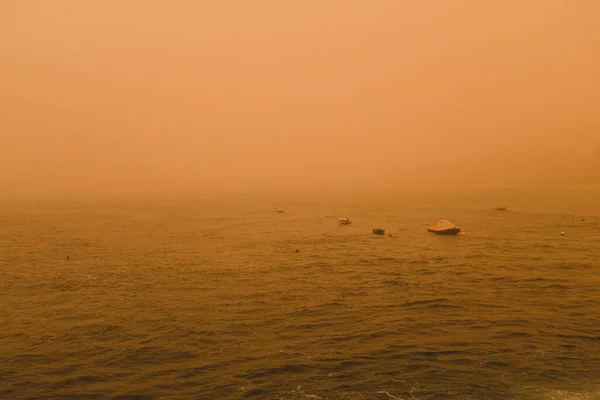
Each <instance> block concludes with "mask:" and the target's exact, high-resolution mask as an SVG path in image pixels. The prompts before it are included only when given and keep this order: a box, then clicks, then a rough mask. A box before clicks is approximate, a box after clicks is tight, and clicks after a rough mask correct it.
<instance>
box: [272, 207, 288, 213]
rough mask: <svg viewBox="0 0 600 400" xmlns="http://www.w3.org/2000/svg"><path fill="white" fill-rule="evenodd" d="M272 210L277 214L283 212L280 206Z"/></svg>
mask: <svg viewBox="0 0 600 400" xmlns="http://www.w3.org/2000/svg"><path fill="white" fill-rule="evenodd" d="M273 212H276V213H278V214H283V213H284V212H285V210H283V209H281V208H276V209H275V210H274V211H273Z"/></svg>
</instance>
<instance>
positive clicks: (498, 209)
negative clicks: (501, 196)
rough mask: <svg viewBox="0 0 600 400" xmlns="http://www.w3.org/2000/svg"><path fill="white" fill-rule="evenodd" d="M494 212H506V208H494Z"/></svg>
mask: <svg viewBox="0 0 600 400" xmlns="http://www.w3.org/2000/svg"><path fill="white" fill-rule="evenodd" d="M494 210H496V211H508V208H506V207H496V208H494Z"/></svg>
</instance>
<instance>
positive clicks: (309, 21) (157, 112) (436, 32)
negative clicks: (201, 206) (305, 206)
mask: <svg viewBox="0 0 600 400" xmlns="http://www.w3.org/2000/svg"><path fill="white" fill-rule="evenodd" d="M0 7H1V10H0V11H1V16H0V18H1V24H0V35H1V38H2V40H1V41H0V57H1V58H2V63H1V65H0V80H1V81H0V84H1V85H2V88H3V90H2V93H1V94H0V101H1V107H0V112H1V113H2V114H1V117H0V134H1V135H2V150H1V151H2V153H1V154H2V157H1V158H0V162H1V163H2V164H1V167H2V169H1V171H2V173H1V175H0V180H1V182H0V183H1V184H2V186H3V188H4V190H6V191H7V192H8V193H17V194H26V193H31V194H36V195H37V194H54V195H56V194H60V193H90V194H97V193H104V192H108V193H123V192H134V193H135V192H136V191H140V192H147V193H152V192H159V193H160V192H164V191H174V192H190V191H191V192H195V191H210V190H213V189H217V188H220V189H223V188H231V187H234V188H235V187H239V188H241V187H244V188H260V189H261V190H262V189H266V188H279V187H285V186H286V185H287V186H291V187H304V188H311V187H316V188H317V187H318V188H324V187H329V186H330V185H332V183H334V182H337V183H338V184H346V185H348V184H353V185H361V186H374V187H377V186H379V185H385V184H432V183H440V182H451V183H453V184H505V185H506V184H565V183H578V184H579V183H585V184H589V183H598V182H600V181H599V180H598V179H599V177H598V172H597V171H598V168H597V167H598V161H597V160H598V156H597V155H598V151H600V142H599V140H600V139H598V138H599V137H600V135H599V134H598V132H599V123H598V117H597V116H598V111H599V110H598V107H599V105H598V104H600V103H599V102H598V101H597V99H598V96H599V95H600V83H599V81H598V79H596V72H597V71H598V70H599V69H600V60H599V57H600V56H599V54H600V52H598V51H597V50H598V41H599V39H600V28H598V26H597V24H596V23H595V15H597V14H598V12H599V11H600V6H599V5H598V4H597V2H594V1H573V2H566V1H557V0H549V1H529V2H525V3H523V2H520V1H507V2H477V1H456V2H449V1H379V2H377V3H376V4H370V3H369V4H367V3H365V2H360V1H350V2H341V1H304V2H280V1H258V2H244V1H228V2H212V1H178V2H175V3H172V4H166V3H164V2H160V1H131V0H129V1H119V2H115V1H108V2H104V1H90V2H77V1H63V0H58V1H52V2H35V1H19V2H16V1H6V2H3V3H2V5H0Z"/></svg>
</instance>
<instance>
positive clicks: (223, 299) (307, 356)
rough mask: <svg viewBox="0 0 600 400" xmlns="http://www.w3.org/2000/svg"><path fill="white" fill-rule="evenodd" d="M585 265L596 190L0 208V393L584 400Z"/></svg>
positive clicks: (591, 320) (588, 357)
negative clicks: (442, 224) (343, 220)
mask: <svg viewBox="0 0 600 400" xmlns="http://www.w3.org/2000/svg"><path fill="white" fill-rule="evenodd" d="M504 205H505V206H508V207H509V211H506V212H501V211H494V210H492V208H493V207H495V206H504ZM275 207H280V208H284V209H286V212H285V213H284V214H278V213H274V212H273V209H274V208H275ZM339 216H348V217H350V218H351V219H352V220H353V222H354V223H353V224H352V225H350V226H338V224H337V218H338V217H339ZM438 218H448V219H450V220H452V221H453V222H455V223H456V224H457V225H459V226H460V227H461V228H462V229H463V231H464V232H466V235H465V236H456V237H443V236H436V235H433V234H430V233H428V232H427V231H426V228H427V226H428V225H430V224H431V223H433V222H435V221H436V220H437V219H438ZM372 228H384V229H386V230H387V233H391V234H392V235H393V236H392V237H389V236H383V237H379V236H374V235H372V234H371V229H372ZM561 232H565V235H564V236H561V235H560V233H561ZM67 257H68V259H67ZM599 260H600V188H598V187H568V188H564V187H563V188H541V189H535V188H520V189H518V188H517V189H515V188H462V189H448V188H446V189H435V188H431V189H427V188H396V189H387V190H386V191H382V192H379V193H375V192H363V193H351V192H346V193H338V194H320V193H312V194H304V195H302V196H299V195H271V196H262V197H261V196H256V195H254V196H250V195H247V196H237V197H236V196H230V197H222V198H211V199H209V198H181V199H163V200H160V199H137V200H132V199H129V200H118V199H108V200H93V201H92V200H79V201H76V200H69V201H39V202H31V201H30V202H26V203H15V202H4V203H3V204H2V205H1V206H0V324H1V325H0V399H117V398H120V399H165V400H166V399H278V400H283V399H345V400H350V399H413V400H414V399H419V400H420V399H552V400H558V399H573V400H575V399H577V400H588V399H600V262H599Z"/></svg>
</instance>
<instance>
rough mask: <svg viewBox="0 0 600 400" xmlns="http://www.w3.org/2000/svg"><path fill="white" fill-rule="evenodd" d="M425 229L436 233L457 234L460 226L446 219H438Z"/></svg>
mask: <svg viewBox="0 0 600 400" xmlns="http://www.w3.org/2000/svg"><path fill="white" fill-rule="evenodd" d="M427 231H429V232H432V233H435V234H436V235H458V233H459V232H460V228H459V227H458V226H456V225H454V224H453V223H452V222H450V221H448V220H447V219H440V220H439V221H438V222H436V223H435V224H433V225H431V226H430V227H429V228H427Z"/></svg>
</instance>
